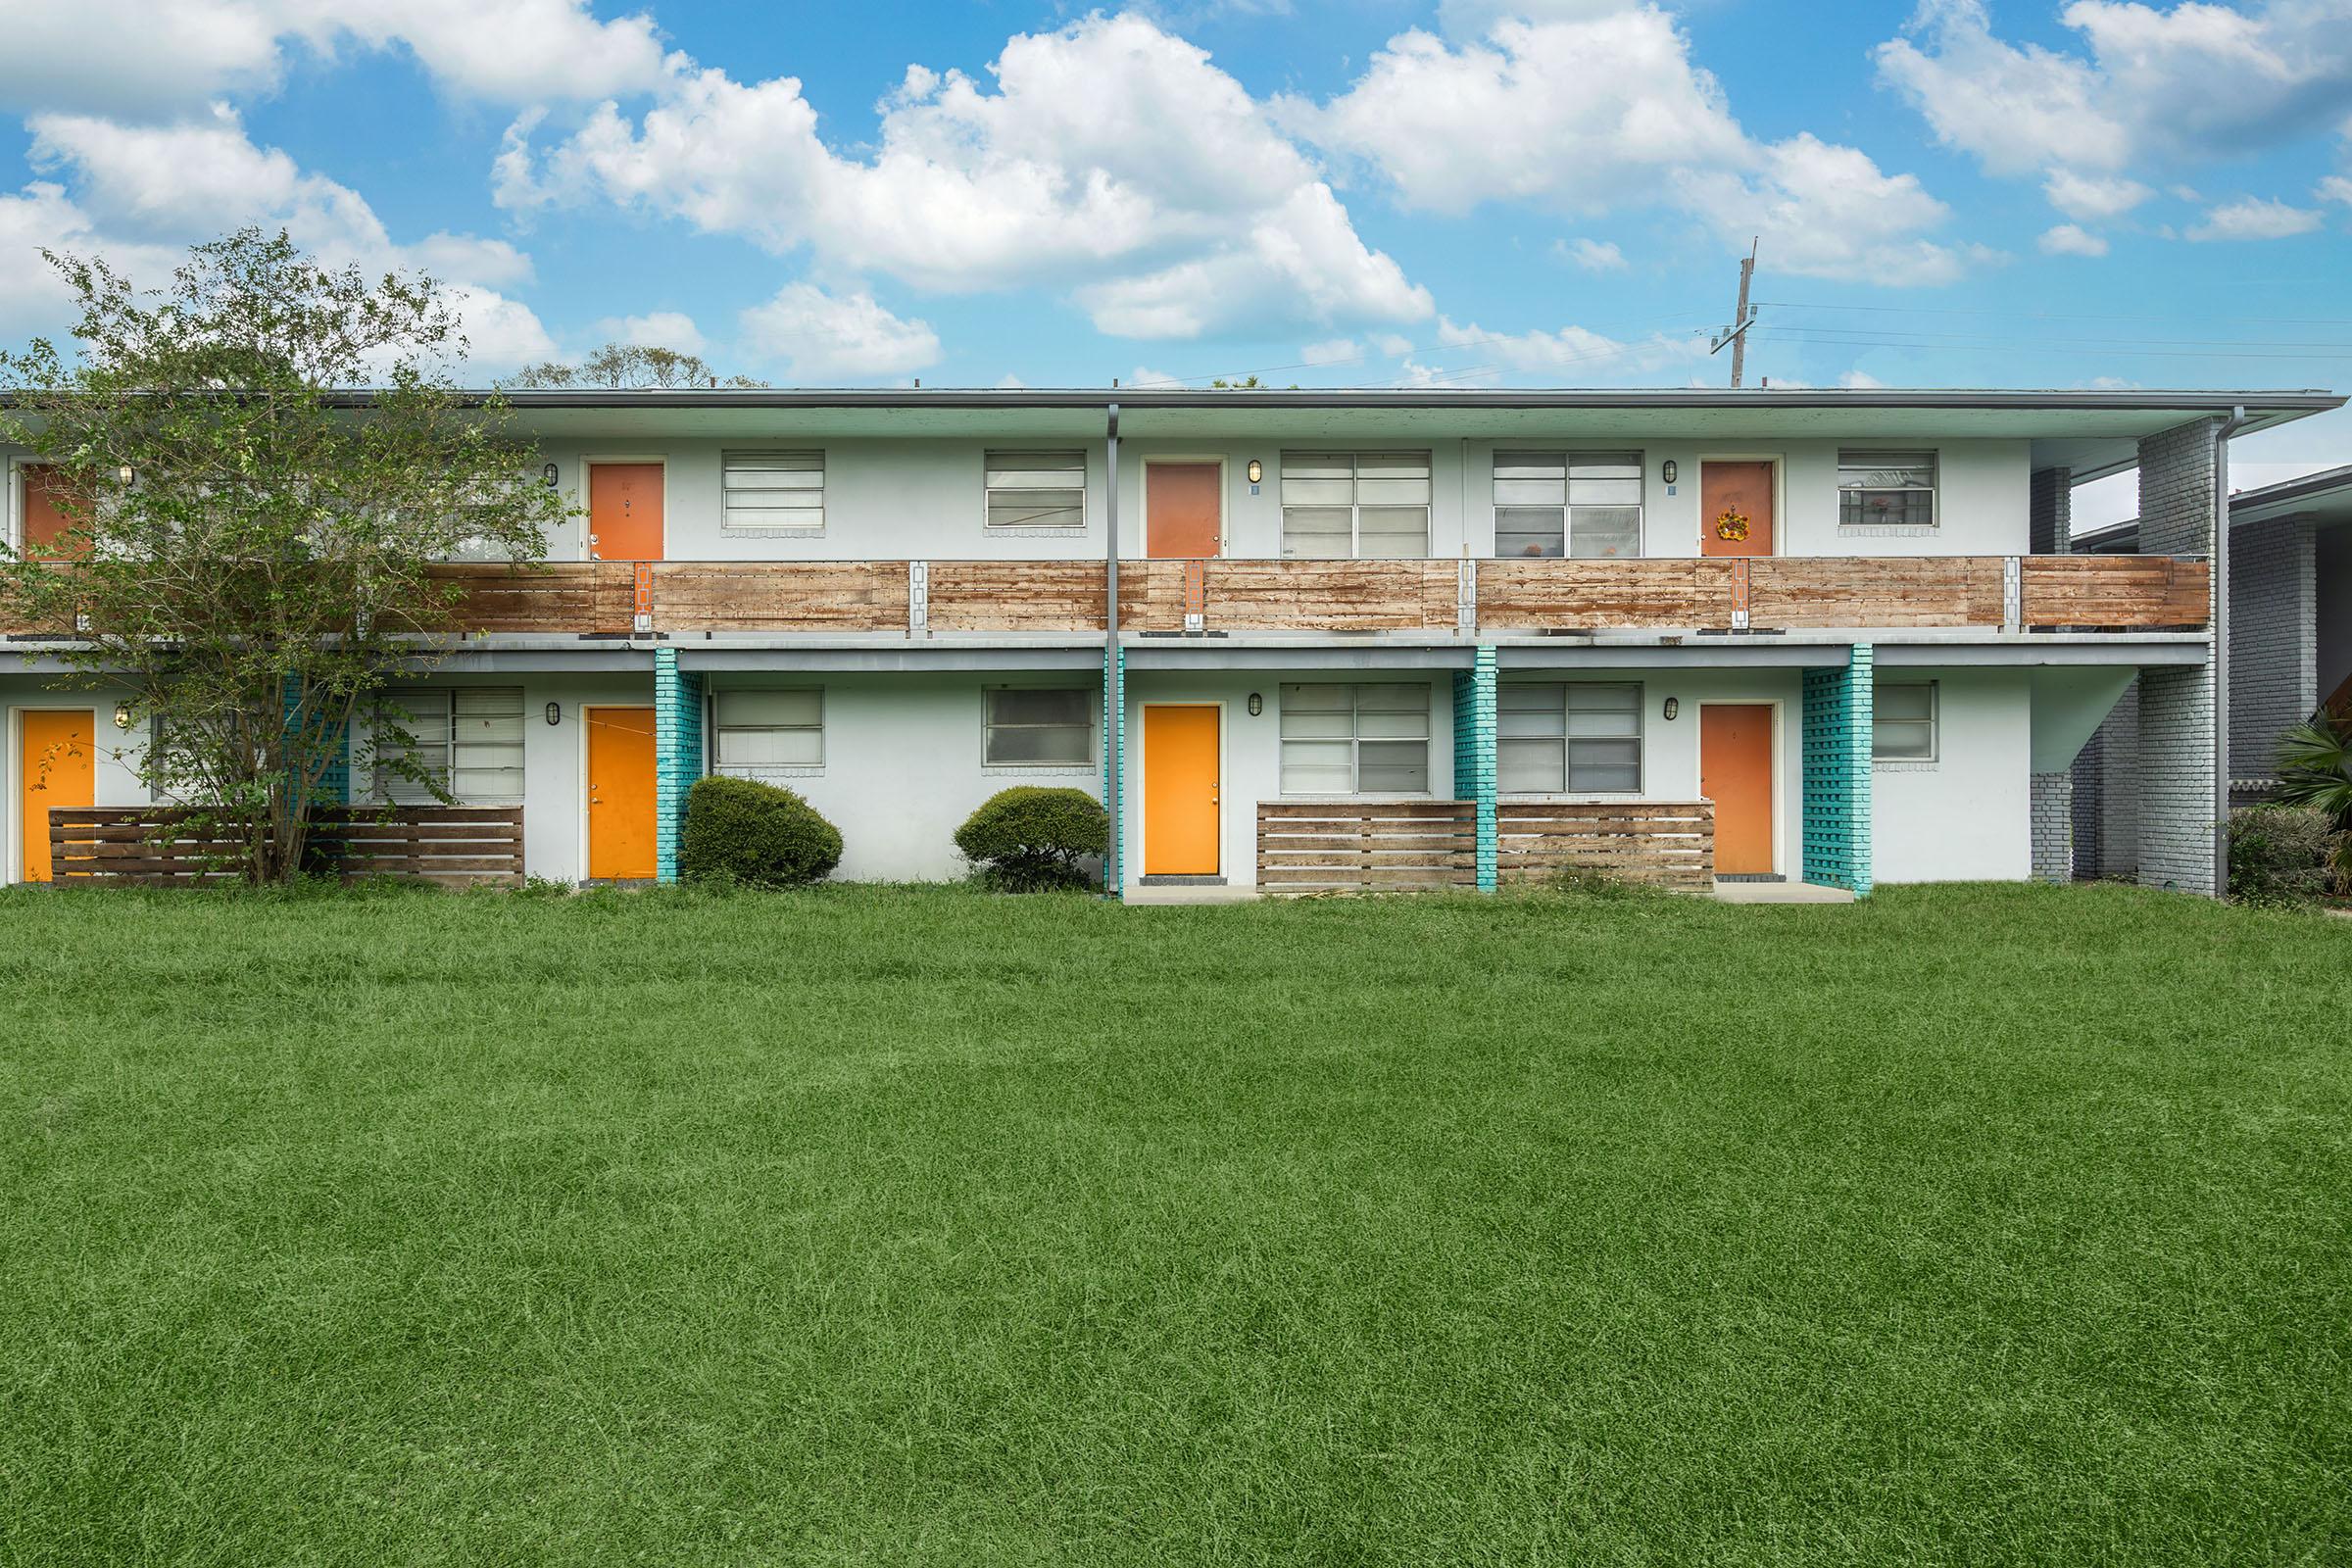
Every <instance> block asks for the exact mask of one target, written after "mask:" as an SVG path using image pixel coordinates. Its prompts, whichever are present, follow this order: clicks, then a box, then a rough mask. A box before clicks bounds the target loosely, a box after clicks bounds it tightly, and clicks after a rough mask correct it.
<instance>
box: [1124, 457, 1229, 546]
mask: <svg viewBox="0 0 2352 1568" xmlns="http://www.w3.org/2000/svg"><path fill="white" fill-rule="evenodd" d="M1224 553H1225V468H1224V466H1223V465H1222V464H1217V463H1162V462H1157V461H1152V462H1147V463H1146V464H1145V465H1144V554H1146V555H1148V556H1152V557H1153V558H1155V559H1175V560H1180V561H1202V560H1206V559H1207V558H1209V557H1211V556H1220V555H1223V554H1224Z"/></svg>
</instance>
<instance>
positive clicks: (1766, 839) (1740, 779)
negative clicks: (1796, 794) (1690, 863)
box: [1698, 703, 1772, 876]
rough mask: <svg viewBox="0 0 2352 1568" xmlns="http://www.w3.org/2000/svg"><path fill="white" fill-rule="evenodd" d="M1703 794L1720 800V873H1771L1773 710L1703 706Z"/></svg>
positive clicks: (1700, 769)
mask: <svg viewBox="0 0 2352 1568" xmlns="http://www.w3.org/2000/svg"><path fill="white" fill-rule="evenodd" d="M1698 793H1699V794H1701V795H1703V796H1705V797H1706V798H1707V799H1708V800H1710V801H1713V802H1714V803H1715V874H1716V875H1717V876H1770V875H1771V874H1772V708H1771V705H1770V704H1767V703H1706V704H1703V705H1701V706H1700V708H1699V710H1698Z"/></svg>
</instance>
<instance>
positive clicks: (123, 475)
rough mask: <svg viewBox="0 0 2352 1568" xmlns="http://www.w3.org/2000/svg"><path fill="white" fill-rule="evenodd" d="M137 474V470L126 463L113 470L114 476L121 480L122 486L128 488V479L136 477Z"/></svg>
mask: <svg viewBox="0 0 2352 1568" xmlns="http://www.w3.org/2000/svg"><path fill="white" fill-rule="evenodd" d="M138 476H139V475H138V471H137V470H136V469H134V468H132V467H131V466H130V465H129V464H127V463H125V464H124V465H123V466H121V467H120V468H117V469H116V470H115V477H116V478H118V479H120V480H122V481H123V488H124V489H128V488H129V487H130V481H131V480H133V479H136V478H137V477H138Z"/></svg>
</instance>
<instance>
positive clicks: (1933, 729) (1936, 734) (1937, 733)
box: [1870, 680, 1943, 767]
mask: <svg viewBox="0 0 2352 1568" xmlns="http://www.w3.org/2000/svg"><path fill="white" fill-rule="evenodd" d="M1892 686H1905V687H1912V686H1917V687H1925V688H1926V689H1927V693H1928V716H1927V717H1926V718H1925V719H1917V718H1897V719H1888V720H1882V719H1880V717H1879V693H1880V692H1883V691H1885V690H1887V688H1888V687H1892ZM1940 686H1941V682H1939V681H1933V680H1880V681H1877V682H1875V683H1874V685H1873V689H1872V691H1871V697H1870V714H1871V717H1870V760H1871V762H1872V764H1873V765H1874V766H1879V767H1932V766H1934V765H1935V764H1936V763H1937V762H1940V761H1942V760H1943V693H1942V691H1941V690H1940V689H1939V688H1940ZM1882 722H1887V723H1895V724H1922V723H1924V724H1925V725H1926V726H1927V731H1928V752H1927V755H1926V756H1925V757H1887V756H1882V755H1880V752H1879V725H1880V724H1881V723H1882Z"/></svg>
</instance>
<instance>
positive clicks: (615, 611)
mask: <svg viewBox="0 0 2352 1568" xmlns="http://www.w3.org/2000/svg"><path fill="white" fill-rule="evenodd" d="M428 575H429V576H430V577H431V578H432V580H433V581H434V582H437V583H443V584H453V585H455V586H456V587H458V588H459V589H461V590H462V595H463V596H462V597H461V598H460V599H459V601H458V604H457V607H456V609H455V610H454V611H453V612H452V613H451V617H450V619H451V624H452V625H454V626H455V627H456V628H457V629H458V630H460V631H481V632H550V633H574V632H606V633H611V632H622V633H625V632H627V631H628V629H629V625H630V617H631V615H632V614H633V613H634V612H635V604H636V568H635V567H634V566H633V565H632V564H630V563H628V562H625V561H560V562H554V563H549V564H539V565H511V564H506V563H503V562H451V563H446V564H441V565H437V566H432V567H429V568H428Z"/></svg>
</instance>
